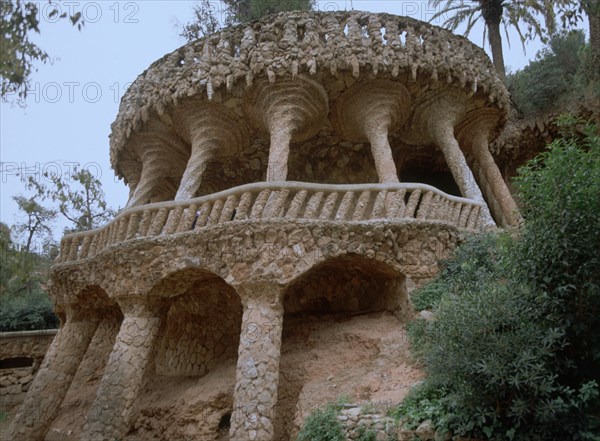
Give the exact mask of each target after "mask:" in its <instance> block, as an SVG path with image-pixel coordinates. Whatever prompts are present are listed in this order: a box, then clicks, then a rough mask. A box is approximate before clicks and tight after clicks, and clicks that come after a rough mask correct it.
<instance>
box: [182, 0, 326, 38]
mask: <svg viewBox="0 0 600 441" xmlns="http://www.w3.org/2000/svg"><path fill="white" fill-rule="evenodd" d="M314 3H315V2H314V0H223V4H224V5H225V9H224V10H222V11H221V10H218V9H217V8H216V7H215V6H216V3H214V2H210V1H209V0H200V1H199V2H198V3H197V4H196V5H195V6H194V10H193V13H194V18H193V20H192V21H190V22H189V23H187V24H185V25H182V26H181V32H180V34H179V35H180V36H182V37H184V38H185V39H186V40H187V41H193V40H197V39H198V38H201V37H203V36H204V35H209V34H212V33H214V32H216V31H218V30H219V29H220V27H221V24H225V25H227V26H229V25H234V24H238V23H243V22H246V21H252V20H257V19H259V18H261V17H264V16H265V15H269V14H276V13H278V12H284V11H296V10H303V11H308V10H311V9H313V7H314ZM219 15H220V16H221V17H222V18H221V19H219Z"/></svg>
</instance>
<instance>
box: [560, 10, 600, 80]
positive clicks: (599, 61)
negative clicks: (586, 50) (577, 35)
mask: <svg viewBox="0 0 600 441" xmlns="http://www.w3.org/2000/svg"><path fill="white" fill-rule="evenodd" d="M555 1H556V3H557V6H558V10H559V16H560V19H561V22H562V25H563V27H574V26H576V25H577V24H578V23H579V22H580V21H581V20H582V19H583V18H582V14H583V13H585V14H586V15H587V16H588V21H589V26H590V46H591V50H592V62H591V64H592V65H593V66H596V69H595V70H594V72H593V74H594V77H595V78H596V79H600V69H598V68H597V67H598V66H600V2H599V1H597V0H555Z"/></svg>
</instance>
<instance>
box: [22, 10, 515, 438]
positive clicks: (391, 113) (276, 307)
mask: <svg viewBox="0 0 600 441" xmlns="http://www.w3.org/2000/svg"><path fill="white" fill-rule="evenodd" d="M507 103H508V100H507V92H506V90H505V88H504V86H503V84H502V83H501V81H500V80H499V78H498V77H497V76H496V74H495V70H494V68H493V67H492V65H491V63H490V61H489V60H488V58H487V57H486V55H485V54H484V52H483V51H482V50H481V49H479V48H477V47H476V46H474V45H473V44H471V43H470V42H469V41H467V40H466V39H464V38H462V37H458V36H455V35H453V34H451V33H449V32H447V31H445V30H442V29H440V28H437V27H434V26H431V25H429V24H426V23H423V22H419V21H416V20H413V19H410V18H406V17H399V16H393V15H388V14H370V13H363V12H335V13H317V12H311V13H309V12H291V13H284V14H283V13H282V14H279V15H276V16H271V17H267V18H264V19H262V20H260V21H256V22H253V23H248V24H243V25H239V26H235V27H230V28H226V29H223V30H222V31H220V32H218V33H216V34H214V35H210V36H207V37H205V38H203V39H201V40H198V41H194V42H192V43H189V44H187V45H185V46H183V47H181V48H180V49H178V50H176V51H174V52H173V53H170V54H168V55H165V56H164V57H163V58H161V59H160V60H158V61H156V62H155V63H153V64H152V65H151V66H150V67H149V68H148V70H146V71H145V72H144V73H143V74H141V75H140V76H139V77H138V78H137V80H136V81H135V82H134V83H133V85H132V86H131V88H130V89H129V90H128V91H127V93H126V94H125V96H124V97H123V99H122V102H121V106H120V110H119V114H118V116H117V119H116V121H115V122H114V124H113V126H112V134H111V139H110V155H111V161H112V165H113V167H114V169H115V171H116V174H117V175H118V176H119V177H121V178H123V179H124V180H125V182H126V183H127V185H128V186H129V188H130V196H129V200H128V202H127V205H126V207H125V209H123V210H122V211H121V212H120V213H119V214H118V215H117V216H116V217H115V219H114V220H112V221H111V222H109V223H108V224H106V225H105V226H103V227H101V228H99V229H97V230H93V231H86V232H82V233H76V234H70V235H67V236H65V237H64V239H63V240H62V243H61V252H60V256H59V258H58V260H57V263H56V265H55V266H54V269H53V275H52V288H51V294H52V296H53V298H54V301H55V303H56V309H57V311H58V313H59V315H60V317H61V319H62V326H61V328H60V331H59V333H58V335H57V336H56V338H55V339H54V341H53V343H52V345H51V347H50V349H49V351H48V353H47V355H46V358H45V359H44V362H43V364H42V366H41V368H40V370H39V372H38V374H37V376H36V378H35V380H34V382H33V384H32V385H31V387H30V389H29V392H28V395H27V397H26V398H25V401H24V403H23V405H22V407H21V410H20V412H19V414H18V415H17V416H16V418H15V420H14V422H13V425H12V427H11V431H12V433H13V439H14V440H43V439H44V438H45V436H46V434H47V432H48V430H49V427H50V425H51V424H52V422H53V420H54V419H55V418H56V416H57V414H58V413H59V411H60V409H61V404H62V403H63V400H64V399H65V396H66V395H67V393H72V391H73V389H74V388H82V387H86V388H89V389H91V390H92V392H91V394H92V396H93V397H95V398H93V400H91V402H89V403H85V404H82V405H81V407H80V409H79V411H80V412H82V413H83V414H84V416H85V418H83V419H82V421H81V427H78V428H76V429H77V430H78V431H80V439H81V440H85V441H91V440H108V439H114V440H116V439H123V438H126V437H127V434H128V433H129V432H130V431H131V430H132V429H133V427H132V425H133V421H134V416H135V414H136V412H139V409H140V406H142V405H143V399H142V398H140V397H141V394H143V392H144V391H145V390H147V389H148V388H151V387H152V384H153V382H155V381H172V382H174V383H173V384H178V383H177V382H178V381H181V382H184V381H186V380H185V379H188V378H191V377H193V378H200V377H203V376H206V375H208V374H209V373H210V372H211V370H212V369H214V367H215V366H216V365H218V364H223V363H224V364H230V365H232V366H233V367H235V369H234V371H235V379H232V381H233V382H234V387H233V388H232V390H233V392H232V395H231V396H228V397H225V398H224V399H223V404H222V405H221V407H218V406H216V405H215V406H216V407H215V406H213V407H212V408H211V409H201V410H199V411H200V412H206V418H205V420H204V424H203V425H201V426H195V427H193V428H189V438H185V439H217V435H216V434H217V432H218V430H219V428H221V429H222V428H223V427H226V428H227V431H228V438H229V439H231V440H259V441H267V440H272V439H275V437H276V435H275V429H274V425H275V423H276V420H277V412H278V407H277V405H278V400H277V397H278V380H279V357H280V348H281V344H282V329H283V328H284V327H285V326H286V320H287V317H288V316H292V315H294V316H296V317H302V314H304V313H308V312H312V313H319V312H323V311H337V312H341V313H344V312H348V313H350V312H353V311H369V310H373V311H381V310H387V311H391V312H393V313H394V314H396V316H397V317H398V318H399V319H400V320H402V319H403V318H405V317H407V316H409V314H410V301H409V298H408V295H407V289H406V282H407V280H408V279H411V280H412V281H413V282H414V283H415V284H416V285H419V284H421V283H423V282H424V281H426V280H428V279H430V278H431V277H432V276H434V275H435V273H436V271H437V261H438V259H439V258H440V257H443V256H445V255H446V254H447V252H448V251H449V250H450V249H451V248H452V247H454V246H455V244H456V243H457V242H458V241H459V240H460V238H461V236H462V235H463V234H464V233H465V232H469V231H479V230H481V229H483V228H495V227H496V226H501V227H510V226H514V225H516V224H517V223H518V222H519V214H518V212H517V209H516V206H515V203H514V201H513V199H512V197H511V195H510V193H509V192H508V190H507V187H506V185H505V182H504V180H503V178H502V176H501V175H500V172H499V171H498V168H497V167H496V165H495V163H494V159H493V157H492V156H491V154H490V151H489V148H488V143H489V142H490V140H491V139H493V138H494V137H495V136H496V134H497V131H498V130H499V128H500V127H501V126H502V124H503V123H504V120H505V114H506V109H507V106H508V104H507ZM33 409H35V412H33ZM186 430H187V429H186ZM277 436H281V435H277ZM281 438H283V439H287V438H286V435H285V434H284V435H282V436H281Z"/></svg>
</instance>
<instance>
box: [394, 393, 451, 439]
mask: <svg viewBox="0 0 600 441" xmlns="http://www.w3.org/2000/svg"><path fill="white" fill-rule="evenodd" d="M448 392H449V391H448V389H447V388H445V387H439V386H434V385H432V384H431V383H429V382H424V383H420V384H418V385H416V386H414V387H413V388H412V389H411V390H410V392H409V394H408V395H407V397H406V398H405V399H404V400H403V401H402V403H401V404H400V405H399V406H398V407H396V408H393V409H390V411H389V412H388V416H390V417H392V418H394V419H395V420H396V422H398V423H399V425H402V426H403V427H404V428H406V429H408V430H415V429H416V428H417V427H419V425H420V424H421V423H422V422H423V421H426V420H430V421H431V422H432V423H433V425H434V426H435V427H444V426H446V425H447V424H446V420H447V419H448V418H452V415H453V412H452V410H451V409H450V408H449V407H448V405H447V403H446V402H445V401H444V398H445V397H446V396H447V395H448Z"/></svg>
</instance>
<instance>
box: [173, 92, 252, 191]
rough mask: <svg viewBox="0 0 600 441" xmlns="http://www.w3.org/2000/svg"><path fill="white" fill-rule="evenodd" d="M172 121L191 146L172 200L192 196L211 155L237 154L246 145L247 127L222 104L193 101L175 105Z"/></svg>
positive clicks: (212, 156)
mask: <svg viewBox="0 0 600 441" xmlns="http://www.w3.org/2000/svg"><path fill="white" fill-rule="evenodd" d="M174 124H175V126H176V128H177V131H178V133H179V134H180V135H181V137H182V138H183V139H184V140H185V141H186V142H187V143H188V144H191V146H192V153H191V156H190V159H189V161H188V163H187V167H186V169H185V172H184V173H183V177H182V178H181V184H180V185H179V189H178V190H177V194H176V196H175V200H177V201H181V200H187V199H191V198H193V197H194V196H196V192H197V191H198V188H200V184H202V176H203V174H204V170H205V169H206V167H207V166H208V165H209V163H210V162H211V161H213V160H214V159H215V158H218V157H221V158H225V157H227V156H233V155H236V154H239V153H240V152H241V151H242V150H243V148H244V147H245V146H246V145H247V144H248V140H249V138H250V136H249V134H248V128H247V127H246V125H245V124H244V123H243V122H242V120H241V119H240V118H239V117H238V116H237V115H236V114H235V113H233V112H232V111H231V110H229V109H228V108H227V107H225V105H222V104H221V105H220V104H212V103H209V102H205V101H199V100H195V101H192V102H189V103H187V104H186V105H182V106H180V107H178V108H177V110H176V111H175V115H174Z"/></svg>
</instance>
